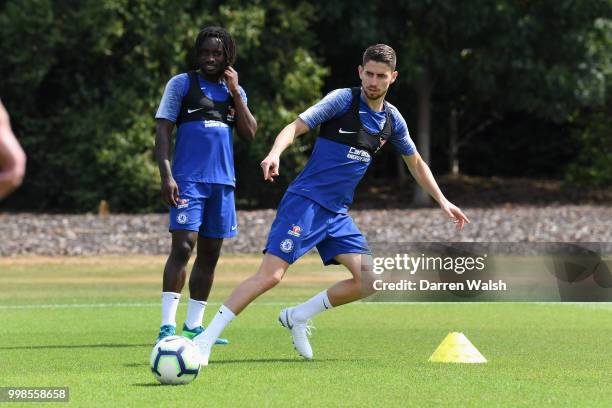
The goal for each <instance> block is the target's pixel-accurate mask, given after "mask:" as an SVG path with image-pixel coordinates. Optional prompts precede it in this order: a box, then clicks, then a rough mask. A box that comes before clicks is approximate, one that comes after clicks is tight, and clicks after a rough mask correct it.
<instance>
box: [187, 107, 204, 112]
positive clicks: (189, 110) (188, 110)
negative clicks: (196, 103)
mask: <svg viewBox="0 0 612 408" xmlns="http://www.w3.org/2000/svg"><path fill="white" fill-rule="evenodd" d="M202 109H204V108H197V109H187V113H193V112H196V111H199V110H202Z"/></svg>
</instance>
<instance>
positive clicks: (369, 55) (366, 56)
mask: <svg viewBox="0 0 612 408" xmlns="http://www.w3.org/2000/svg"><path fill="white" fill-rule="evenodd" d="M368 61H376V62H382V63H384V64H387V65H388V66H390V67H391V70H393V71H395V63H396V56H395V51H394V50H393V48H391V47H389V46H388V45H387V44H376V45H370V46H369V47H368V48H367V49H366V50H365V52H364V53H363V65H365V64H366V63H367V62H368Z"/></svg>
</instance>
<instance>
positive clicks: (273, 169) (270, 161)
mask: <svg viewBox="0 0 612 408" xmlns="http://www.w3.org/2000/svg"><path fill="white" fill-rule="evenodd" d="M309 130H310V128H308V125H307V124H306V123H305V122H304V121H303V120H302V119H300V118H297V119H296V120H294V121H293V122H291V123H290V124H288V125H287V126H285V127H284V128H283V130H281V132H280V133H279V134H278V136H276V140H275V141H274V145H273V146H272V149H270V153H268V155H267V156H266V158H265V159H264V160H263V161H262V162H261V169H262V171H263V177H264V180H266V181H270V182H272V181H274V177H276V176H278V175H279V174H280V173H279V163H280V155H281V154H282V153H283V152H284V151H285V149H286V148H287V147H288V146H289V145H290V144H291V143H293V141H294V140H295V138H296V137H298V136H301V135H303V134H304V133H306V132H308V131H309Z"/></svg>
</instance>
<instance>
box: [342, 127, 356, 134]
mask: <svg viewBox="0 0 612 408" xmlns="http://www.w3.org/2000/svg"><path fill="white" fill-rule="evenodd" d="M338 132H339V133H357V132H351V131H348V130H344V129H342V128H340V130H338Z"/></svg>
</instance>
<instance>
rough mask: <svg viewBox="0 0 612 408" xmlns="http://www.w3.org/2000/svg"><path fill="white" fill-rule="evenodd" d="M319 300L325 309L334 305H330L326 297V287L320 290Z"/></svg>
mask: <svg viewBox="0 0 612 408" xmlns="http://www.w3.org/2000/svg"><path fill="white" fill-rule="evenodd" d="M321 300H323V306H324V307H325V309H326V310H327V309H331V308H333V307H334V305H332V304H331V302H330V301H329V297H327V289H326V290H324V291H323V292H321Z"/></svg>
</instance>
